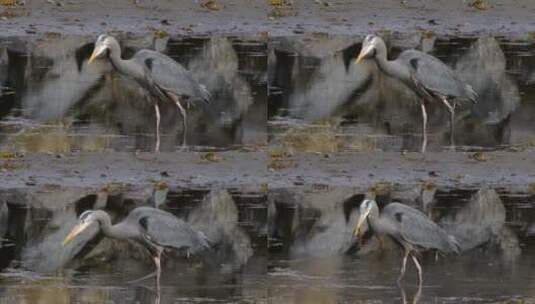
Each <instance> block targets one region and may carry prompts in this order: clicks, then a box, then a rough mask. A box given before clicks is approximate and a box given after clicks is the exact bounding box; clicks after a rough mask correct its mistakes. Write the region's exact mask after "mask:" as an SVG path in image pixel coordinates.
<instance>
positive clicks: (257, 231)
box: [0, 35, 535, 304]
mask: <svg viewBox="0 0 535 304" xmlns="http://www.w3.org/2000/svg"><path fill="white" fill-rule="evenodd" d="M340 39H341V38H340V37H329V36H321V35H319V36H318V37H316V38H313V39H312V40H311V41H305V42H306V43H304V44H301V43H302V41H300V40H299V38H289V39H286V40H284V41H281V40H270V41H266V40H262V39H259V38H257V37H255V38H247V37H228V38H225V37H213V38H206V37H186V38H182V39H171V40H168V39H167V38H154V37H152V36H151V37H144V38H143V37H142V38H139V39H133V38H132V39H123V40H122V44H123V47H124V49H125V54H124V56H125V58H128V57H129V56H131V55H132V53H133V52H134V51H135V50H137V49H139V48H146V47H152V48H155V49H158V50H161V51H163V52H165V53H167V54H168V55H170V56H171V57H172V58H173V59H175V60H177V61H178V62H180V63H182V64H183V65H184V66H186V67H187V68H189V69H190V70H191V71H192V72H193V74H194V76H195V77H196V78H197V79H198V80H199V81H200V82H202V83H205V84H206V85H207V87H208V88H209V89H210V91H211V92H212V95H213V98H214V99H213V103H212V104H211V105H210V109H208V110H207V109H204V108H202V107H195V106H193V107H192V108H191V109H190V111H189V113H190V119H189V121H188V123H189V124H190V126H192V127H191V128H190V132H189V133H188V143H189V144H190V145H191V146H190V148H191V149H192V150H211V149H241V148H243V149H244V150H247V148H252V147H254V148H256V147H257V146H261V147H264V146H266V144H270V145H272V146H283V147H285V148H290V149H292V150H293V151H308V152H324V153H331V152H341V151H343V152H352V151H374V152H375V151H380V150H382V151H401V150H418V149H419V144H420V135H419V130H420V129H419V128H420V126H419V119H420V118H419V117H420V116H419V114H420V113H419V112H418V108H417V106H416V105H417V103H416V100H415V99H414V96H412V95H411V93H410V92H407V90H406V88H403V87H402V86H400V85H399V84H396V83H395V81H392V80H391V79H385V78H381V77H379V76H377V74H376V71H375V72H374V71H373V67H370V66H367V67H356V66H355V65H354V64H353V62H352V59H353V58H354V56H355V53H356V52H357V51H358V50H359V48H360V44H359V43H358V42H354V43H351V42H344V43H341V44H340ZM475 41H476V40H475V39H471V38H454V39H451V40H448V41H434V47H433V48H431V49H430V52H431V53H432V54H434V55H436V56H438V57H439V58H441V59H442V60H444V61H445V62H446V63H448V64H450V65H451V66H454V67H455V68H456V69H458V70H459V71H461V72H460V74H461V75H463V76H462V77H465V78H466V80H467V81H469V82H470V81H472V82H473V83H474V86H476V85H478V86H480V87H482V88H483V91H482V92H483V93H482V94H481V95H482V96H486V97H485V98H484V100H482V101H481V102H480V103H478V104H477V105H475V106H466V105H465V106H461V107H460V108H459V112H458V115H459V117H460V118H459V121H458V124H457V127H456V144H457V150H496V149H507V150H511V151H514V150H518V149H523V148H528V147H531V146H532V145H533V143H534V140H535V136H534V133H533V127H532V126H533V123H532V117H533V116H534V114H535V112H534V111H535V107H534V105H535V95H534V91H533V90H532V88H531V87H532V86H533V83H535V80H534V79H535V77H534V76H533V72H534V68H535V56H534V55H535V54H534V52H533V49H532V47H531V44H530V43H527V42H511V41H503V40H500V39H498V42H499V44H494V43H493V42H492V41H488V40H486V41H485V40H484V41H482V42H480V44H479V48H480V50H482V51H480V52H479V53H478V51H476V50H475V49H471V46H472V44H473V43H475ZM91 42H92V40H91V39H88V38H83V37H55V36H51V37H45V38H43V39H40V40H37V41H34V42H31V43H29V44H28V45H26V44H24V43H22V42H20V41H17V40H9V41H0V84H1V95H0V151H6V150H9V151H22V152H54V153H63V152H70V151H99V152H106V151H110V150H116V151H137V150H142V151H151V150H152V149H153V148H154V117H153V114H152V112H151V108H150V107H147V105H146V104H145V103H144V101H143V98H142V96H141V95H140V94H139V92H138V90H137V88H136V86H135V85H133V84H132V83H131V82H128V81H127V80H125V79H123V78H121V77H118V76H117V75H116V74H114V73H111V72H110V71H111V70H110V67H109V66H107V65H106V64H105V63H104V62H98V63H96V64H95V65H93V66H88V65H87V57H88V56H89V54H90V52H91V50H92V44H91ZM307 43H310V44H307ZM315 43H316V44H315ZM411 43H412V44H411ZM427 43H428V42H425V43H424V42H422V43H421V44H422V45H424V46H425V45H428V44H427ZM407 44H409V45H410V46H414V43H413V41H395V40H393V42H392V45H393V47H392V52H393V53H394V54H393V56H392V57H395V56H396V53H399V51H400V50H401V49H402V48H406V47H407ZM497 45H498V46H499V48H501V50H499V49H498V48H496V46H497ZM319 46H322V47H319ZM502 51H503V53H502ZM472 64H474V65H472ZM370 68H371V70H366V69H370ZM480 69H481V70H485V71H487V73H486V74H476V75H474V73H473V71H480ZM366 73H371V75H372V76H373V77H372V78H368V77H362V76H363V75H365V74H366ZM102 75H104V76H102ZM478 75H485V77H481V78H478ZM369 79H372V80H373V79H375V80H377V79H380V82H379V83H375V84H374V83H373V82H370V80H369ZM485 90H487V91H485ZM51 101H54V102H51ZM166 111H167V112H166V114H165V115H164V117H163V122H162V126H163V127H164V129H165V131H164V134H163V138H162V150H164V151H174V150H177V149H180V145H181V142H180V137H181V123H180V119H177V117H176V115H175V114H176V113H174V109H173V108H172V107H169V108H167V109H166ZM446 114H447V113H446V112H445V111H444V109H442V108H441V107H440V106H437V105H430V117H431V119H430V128H431V129H430V130H431V133H430V136H431V141H430V147H429V148H430V150H442V149H446V148H447V146H448V145H449V143H448V137H449V134H448V129H449V127H448V122H447V115H446ZM266 170H267V168H266ZM255 186H257V185H255ZM306 186H307V185H304V187H306ZM262 188H263V187H262ZM266 188H267V189H266V191H267V194H266V193H255V192H251V193H246V192H240V190H237V189H228V190H229V192H230V194H231V196H232V199H233V204H234V205H235V208H236V211H235V213H233V212H234V211H232V212H231V213H232V214H231V215H230V216H229V218H232V219H235V220H236V221H237V223H236V227H237V228H236V229H235V230H232V232H233V233H234V234H230V233H229V235H230V237H228V239H227V241H228V242H229V243H232V242H233V241H236V240H237V239H240V240H241V241H243V240H244V239H245V240H247V242H246V243H247V244H248V245H250V248H251V250H252V251H251V256H246V257H232V261H230V260H231V258H228V259H227V260H223V262H221V263H220V264H221V265H220V266H221V267H216V268H213V267H206V266H205V265H204V264H203V263H200V262H199V261H197V260H195V259H193V260H189V261H188V260H180V259H176V260H175V259H171V260H170V261H168V262H164V264H165V269H164V274H163V277H162V281H161V283H162V289H161V291H160V292H157V291H156V290H155V288H154V284H153V281H152V280H147V281H145V282H141V283H138V284H129V283H128V281H130V280H133V279H136V278H139V277H141V276H143V275H145V274H147V273H149V272H150V271H151V270H152V265H151V264H150V261H146V259H144V258H141V257H139V256H138V253H137V252H136V251H135V250H131V249H132V248H131V247H121V246H118V245H117V244H116V243H114V242H110V241H109V240H108V241H106V240H105V239H104V240H101V239H98V238H97V239H96V240H94V242H95V243H91V242H90V243H88V246H89V247H90V248H89V249H87V248H84V250H82V251H80V252H79V253H77V254H76V255H75V256H74V257H73V260H74V261H73V262H72V263H69V259H70V258H72V257H70V256H63V255H62V254H63V252H64V251H66V249H62V247H60V246H61V245H60V243H61V240H62V239H63V237H64V235H65V234H66V233H67V231H68V229H69V228H70V227H71V226H69V225H73V224H74V222H75V221H76V215H78V214H80V213H81V212H82V211H84V210H86V209H88V208H94V207H95V205H96V203H95V201H96V197H97V195H96V194H90V195H86V194H80V193H79V190H78V189H66V191H65V193H62V192H61V191H58V193H54V191H53V190H52V191H51V193H47V194H46V195H45V196H46V197H47V198H46V199H43V201H39V200H37V199H36V201H37V203H35V204H42V205H40V206H39V207H35V206H34V205H32V204H34V202H33V201H32V202H17V201H12V202H10V203H8V204H3V205H2V206H1V208H0V232H1V235H2V236H3V239H2V240H1V243H0V269H2V272H0V303H15V302H18V303H35V302H39V303H46V304H48V303H73V302H75V303H136V302H138V303H400V302H402V299H403V296H404V295H403V294H404V293H405V295H406V297H407V301H409V302H410V301H412V298H413V297H414V294H415V293H416V292H417V286H416V276H415V273H414V269H413V268H412V266H409V270H408V274H407V277H406V279H405V281H404V284H403V288H402V289H400V288H399V287H398V286H397V285H396V283H395V282H396V278H397V275H398V272H399V262H400V259H399V256H398V252H397V249H396V248H394V249H393V250H390V251H387V252H386V253H383V254H376V253H377V252H375V251H373V250H372V252H371V253H369V254H363V253H362V252H361V251H364V247H363V248H362V250H361V251H358V252H357V250H356V249H357V248H356V247H355V245H354V244H349V240H350V239H351V231H352V229H353V225H354V221H355V219H356V218H355V211H356V208H357V206H358V203H359V202H360V201H361V200H362V199H363V197H364V193H353V192H354V191H355V190H354V189H350V190H348V189H345V190H340V191H339V192H337V191H338V190H336V189H335V190H332V189H329V187H322V185H319V186H318V187H317V188H318V189H313V190H311V191H304V190H302V189H298V188H299V187H297V188H295V189H294V188H288V189H284V190H285V192H283V193H274V191H271V190H270V189H269V185H266ZM312 188H314V187H312ZM324 188H326V189H327V190H325V193H324V192H323V190H324ZM322 189H323V190H322ZM209 190H210V189H204V188H200V189H178V190H177V189H174V190H173V191H171V192H170V193H169V194H168V196H167V201H166V204H165V205H164V207H163V208H164V209H165V210H168V211H170V212H172V213H173V214H175V215H176V216H178V217H180V218H183V219H185V218H187V217H188V216H190V215H191V214H195V210H197V208H198V206H199V205H200V204H201V203H202V202H203V200H204V198H205V197H206V195H207V194H208V193H209ZM279 190H280V189H279ZM331 190H332V192H333V193H327V192H328V191H331ZM477 190H478V189H465V188H463V186H462V185H458V188H456V189H438V190H437V191H436V193H435V194H434V204H433V206H432V207H431V210H430V213H429V214H430V215H431V216H432V217H433V219H434V220H436V221H439V220H441V219H443V218H445V217H447V216H451V215H452V214H453V215H455V214H457V212H459V211H460V210H462V209H463V206H465V204H467V203H468V202H469V201H470V199H471V197H472V195H474V193H475V192H476V191H477ZM418 191H420V189H411V190H407V191H406V192H402V191H400V192H399V193H398V192H395V191H393V192H392V193H390V194H389V195H388V199H389V200H400V201H402V202H403V203H407V204H409V205H412V206H415V207H418V208H423V207H422V206H421V205H419V204H418V203H416V198H415V196H417V195H416V194H414V193H418ZM67 192H68V193H67ZM497 192H498V194H499V197H500V199H501V201H502V202H503V206H504V208H505V209H504V214H499V215H500V216H503V218H504V224H505V227H506V228H507V229H504V230H505V231H506V232H507V233H509V234H506V235H505V236H503V235H502V236H501V237H502V239H500V240H499V241H497V240H495V239H491V240H489V242H490V243H491V245H487V244H482V245H480V246H478V247H476V248H475V249H471V250H470V251H468V252H467V253H466V254H463V255H461V256H447V257H442V256H440V257H439V258H438V260H435V256H434V255H433V254H430V255H425V256H424V258H423V263H422V265H423V267H424V286H423V289H422V291H421V297H420V302H422V303H501V302H505V303H516V302H519V303H530V302H534V303H535V288H533V286H532V285H533V284H531V281H532V280H531V277H533V276H532V273H533V272H534V271H535V265H534V263H533V262H532V260H533V257H534V256H535V246H534V244H535V243H534V240H533V235H534V234H535V233H534V234H530V233H529V231H535V228H533V223H534V222H535V212H534V211H533V210H534V208H533V205H534V202H535V196H534V195H533V194H532V193H511V192H510V191H509V190H508V189H497ZM42 194H43V193H38V194H37V196H39V195H42ZM413 194H414V195H413ZM47 195H48V196H47ZM140 196H142V195H140V194H139V193H128V192H127V191H126V192H125V193H120V194H118V195H113V197H112V196H110V198H108V200H107V204H104V205H105V207H106V208H107V209H108V210H109V211H112V212H115V215H116V218H115V219H116V220H117V219H120V218H121V215H124V214H123V213H124V212H126V211H125V210H127V209H128V208H131V207H132V206H134V205H138V204H140V203H141V204H143V203H144V201H143V199H140ZM266 196H267V197H266ZM74 197H75V198H76V199H72V200H69V199H71V198H74ZM32 199H33V198H32ZM95 208H96V207H95ZM103 208H104V207H103ZM224 211H228V210H227V209H225V210H224ZM203 212H205V211H203ZM200 213H201V214H200V215H199V214H197V216H198V217H197V218H200V219H203V218H202V215H203V214H202V212H200ZM492 216H495V217H499V216H496V215H495V214H492V215H485V216H484V218H482V219H481V220H482V221H483V220H495V218H492ZM201 224H205V225H207V226H210V225H211V224H212V223H211V222H209V223H201ZM504 240H505V241H510V243H506V242H504ZM367 241H369V242H372V241H373V238H371V237H370V238H368V239H367ZM487 243H488V242H487ZM496 243H498V244H496ZM230 245H232V244H230ZM114 246H117V247H114ZM500 246H502V247H500ZM507 246H509V247H510V248H509V247H507ZM230 247H232V246H229V248H227V250H228V251H231V248H230ZM95 248H96V249H95ZM110 248H111V249H114V250H115V253H113V254H112V253H110V252H111V251H109V249H110ZM92 250H94V251H96V252H94V251H92ZM99 250H100V251H99ZM224 253H225V254H228V255H229V256H231V255H230V254H229V253H228V252H224Z"/></svg>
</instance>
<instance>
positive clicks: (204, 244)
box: [198, 231, 215, 250]
mask: <svg viewBox="0 0 535 304" xmlns="http://www.w3.org/2000/svg"><path fill="white" fill-rule="evenodd" d="M198 234H199V240H201V243H200V244H201V246H200V247H201V248H200V249H201V250H211V249H212V248H213V247H214V245H215V244H214V242H212V241H211V240H210V239H209V238H208V237H207V236H206V234H204V233H203V232H201V231H198Z"/></svg>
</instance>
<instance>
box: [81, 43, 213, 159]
mask: <svg viewBox="0 0 535 304" xmlns="http://www.w3.org/2000/svg"><path fill="white" fill-rule="evenodd" d="M101 57H106V58H108V60H109V61H110V62H111V64H112V66H113V68H114V69H115V70H117V72H119V73H120V74H122V75H124V76H127V77H129V78H132V79H133V80H135V81H136V82H137V83H138V84H139V85H140V86H141V87H142V88H143V89H144V91H145V97H146V99H147V101H148V102H149V103H150V104H152V105H153V106H154V112H155V114H156V145H155V150H156V151H159V150H160V107H159V105H158V104H159V102H172V103H174V104H175V105H176V106H177V108H178V112H179V113H180V115H181V116H182V124H183V133H182V144H183V145H185V144H186V135H187V114H186V109H185V108H184V105H183V104H182V101H185V102H190V101H191V102H197V101H203V102H205V103H208V102H209V101H210V93H209V92H208V91H207V90H206V88H205V87H204V86H202V85H201V84H199V83H198V82H197V81H196V80H195V79H194V78H193V76H192V75H191V74H190V72H189V71H188V70H186V69H185V68H184V67H183V66H182V65H180V64H179V63H178V62H176V61H174V60H173V59H171V58H170V57H168V56H166V55H164V54H162V53H160V52H157V51H152V50H140V51H139V52H137V53H136V54H135V55H134V56H133V57H132V58H131V59H128V60H123V59H122V58H121V47H120V46H119V43H118V42H117V40H116V39H115V38H114V37H112V36H109V35H100V36H99V37H98V39H97V41H96V42H95V48H94V50H93V53H92V54H91V57H89V60H88V64H90V63H91V62H93V60H95V59H96V58H101Z"/></svg>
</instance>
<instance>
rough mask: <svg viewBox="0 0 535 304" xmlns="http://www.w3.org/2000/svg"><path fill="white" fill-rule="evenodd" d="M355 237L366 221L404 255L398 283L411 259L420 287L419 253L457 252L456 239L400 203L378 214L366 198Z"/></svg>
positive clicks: (420, 214) (374, 206)
mask: <svg viewBox="0 0 535 304" xmlns="http://www.w3.org/2000/svg"><path fill="white" fill-rule="evenodd" d="M359 211H360V215H359V218H358V220H357V226H356V227H355V231H354V235H355V236H356V237H357V238H361V235H362V230H361V229H362V225H363V224H364V222H365V221H366V222H367V223H368V227H369V229H371V231H372V232H374V233H376V234H377V235H378V236H381V237H383V236H388V237H390V238H391V239H392V240H393V241H394V243H396V244H398V245H399V247H400V248H401V250H402V253H403V260H402V263H401V273H400V275H399V277H398V284H399V283H401V280H402V279H403V276H404V275H405V267H406V265H407V259H408V258H409V257H410V258H411V259H412V261H413V262H414V266H416V269H417V270H418V282H419V285H420V286H421V285H422V281H423V278H422V266H421V265H420V263H419V262H418V256H419V255H420V252H422V251H425V250H430V249H436V250H438V251H441V252H444V253H457V254H458V253H459V251H460V247H459V243H458V242H457V240H456V239H455V238H454V237H453V236H451V235H448V234H447V233H446V232H445V231H444V230H443V229H442V228H440V227H439V226H438V225H437V224H435V223H434V222H433V221H431V220H430V219H429V218H428V217H427V216H426V215H425V214H423V213H422V212H420V211H419V210H417V209H414V208H411V207H409V206H406V205H403V204H400V203H390V204H388V205H386V206H385V207H384V208H383V210H382V211H381V213H380V214H379V207H378V206H377V203H376V202H375V200H373V199H365V200H363V201H362V203H361V205H360V209H359Z"/></svg>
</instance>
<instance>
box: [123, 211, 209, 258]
mask: <svg viewBox="0 0 535 304" xmlns="http://www.w3.org/2000/svg"><path fill="white" fill-rule="evenodd" d="M121 224H127V225H132V226H137V227H138V228H139V230H140V234H141V236H142V237H143V238H148V239H149V240H150V241H151V242H154V243H155V244H157V245H158V246H162V247H164V248H171V249H176V250H183V249H186V250H188V252H189V253H191V254H198V253H201V252H203V251H206V250H207V249H209V248H210V245H209V241H208V239H207V238H206V236H205V235H204V234H203V233H202V232H200V231H197V230H195V229H193V228H192V227H191V226H190V225H189V224H187V223H186V222H184V221H183V220H181V219H178V218H177V217H175V216H174V215H172V214H170V213H169V212H166V211H163V210H159V209H155V208H151V207H138V208H136V209H134V210H132V212H130V214H129V215H128V217H127V218H126V219H125V220H124V221H123V222H122V223H121Z"/></svg>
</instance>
